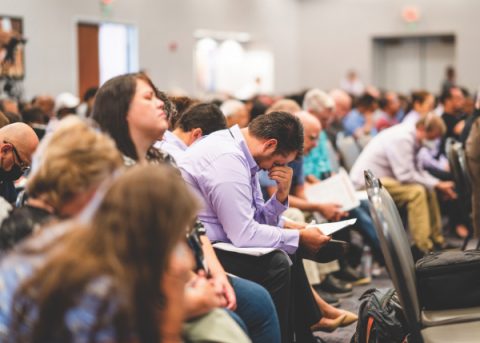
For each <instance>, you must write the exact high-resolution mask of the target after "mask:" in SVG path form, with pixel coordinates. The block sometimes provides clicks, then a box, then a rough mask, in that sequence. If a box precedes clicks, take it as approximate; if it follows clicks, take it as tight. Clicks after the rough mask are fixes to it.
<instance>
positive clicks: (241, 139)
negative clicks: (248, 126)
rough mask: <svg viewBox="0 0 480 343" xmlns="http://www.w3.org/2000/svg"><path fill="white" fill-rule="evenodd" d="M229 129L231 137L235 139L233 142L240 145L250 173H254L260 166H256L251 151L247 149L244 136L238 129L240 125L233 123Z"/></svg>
mask: <svg viewBox="0 0 480 343" xmlns="http://www.w3.org/2000/svg"><path fill="white" fill-rule="evenodd" d="M229 131H230V133H231V134H232V136H233V139H234V140H235V142H237V143H238V145H239V146H240V149H241V150H242V152H243V154H244V155H245V158H246V159H247V163H248V167H249V168H250V172H251V174H252V175H255V174H256V173H257V172H258V171H259V170H260V167H259V166H258V164H257V162H256V161H255V159H254V158H253V156H252V153H251V152H250V150H249V149H248V146H247V142H246V141H245V138H244V137H243V134H242V132H241V131H240V127H239V126H238V125H234V126H232V127H231V128H230V129H229Z"/></svg>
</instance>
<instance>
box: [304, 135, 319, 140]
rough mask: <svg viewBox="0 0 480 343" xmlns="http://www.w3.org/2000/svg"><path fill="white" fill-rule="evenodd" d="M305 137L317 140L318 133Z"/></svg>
mask: <svg viewBox="0 0 480 343" xmlns="http://www.w3.org/2000/svg"><path fill="white" fill-rule="evenodd" d="M307 137H308V139H310V140H311V141H317V140H318V135H308V136H307Z"/></svg>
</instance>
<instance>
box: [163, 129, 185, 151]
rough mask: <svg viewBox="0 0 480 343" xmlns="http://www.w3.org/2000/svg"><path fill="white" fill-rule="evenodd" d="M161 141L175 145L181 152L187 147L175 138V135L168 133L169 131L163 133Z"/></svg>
mask: <svg viewBox="0 0 480 343" xmlns="http://www.w3.org/2000/svg"><path fill="white" fill-rule="evenodd" d="M163 140H164V141H165V142H168V143H172V144H174V145H176V146H177V147H179V148H180V149H182V150H183V151H185V150H187V148H188V147H187V145H186V144H185V143H184V142H183V141H182V140H181V139H180V138H178V137H177V136H175V134H174V133H173V132H170V131H165V133H164V134H163Z"/></svg>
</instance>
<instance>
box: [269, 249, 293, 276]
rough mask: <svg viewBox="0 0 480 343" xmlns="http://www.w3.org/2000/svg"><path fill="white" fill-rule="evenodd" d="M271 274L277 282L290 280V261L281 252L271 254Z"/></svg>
mask: <svg viewBox="0 0 480 343" xmlns="http://www.w3.org/2000/svg"><path fill="white" fill-rule="evenodd" d="M269 258H270V261H269V270H268V272H269V274H271V275H272V277H274V278H275V279H277V280H284V281H286V282H288V281H289V280H290V265H291V262H290V259H289V258H288V256H287V255H285V254H284V253H283V252H281V251H278V250H277V251H274V252H272V253H270V254H269Z"/></svg>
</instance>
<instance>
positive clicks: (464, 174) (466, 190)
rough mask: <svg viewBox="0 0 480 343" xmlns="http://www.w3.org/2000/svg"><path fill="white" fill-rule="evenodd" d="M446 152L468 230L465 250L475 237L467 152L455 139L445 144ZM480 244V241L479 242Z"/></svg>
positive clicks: (449, 139)
mask: <svg viewBox="0 0 480 343" xmlns="http://www.w3.org/2000/svg"><path fill="white" fill-rule="evenodd" d="M445 151H446V153H447V158H448V163H449V165H450V170H451V171H452V174H453V179H454V181H455V188H456V191H457V194H458V201H459V202H460V203H461V204H462V206H460V211H461V213H460V216H461V218H462V219H463V222H464V223H466V226H467V228H468V236H467V237H466V238H465V240H464V242H463V245H462V250H465V248H466V247H467V244H468V242H469V241H470V239H471V238H472V236H473V225H472V216H471V213H472V184H471V181H470V176H469V175H468V171H467V161H466V158H465V151H464V150H463V147H462V144H461V143H460V142H457V141H456V140H455V139H453V138H448V139H447V141H446V143H445ZM479 242H480V241H479Z"/></svg>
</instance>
